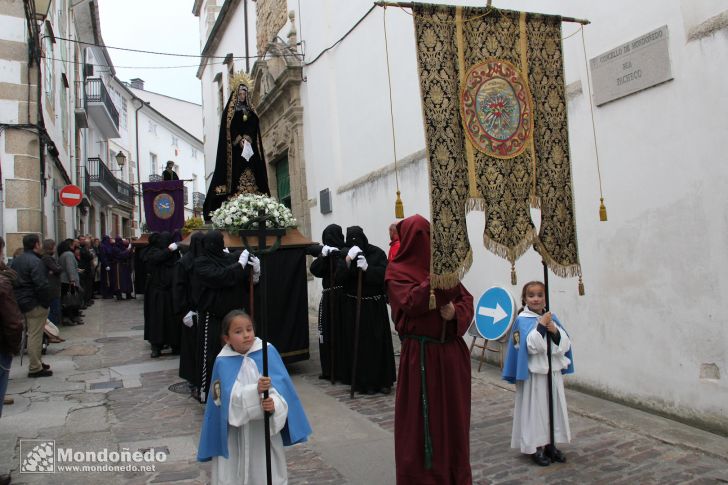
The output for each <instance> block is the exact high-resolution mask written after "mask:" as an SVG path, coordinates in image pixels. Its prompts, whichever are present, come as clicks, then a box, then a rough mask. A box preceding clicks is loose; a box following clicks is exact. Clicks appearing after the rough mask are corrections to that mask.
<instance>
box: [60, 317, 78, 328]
mask: <svg viewBox="0 0 728 485" xmlns="http://www.w3.org/2000/svg"><path fill="white" fill-rule="evenodd" d="M61 325H63V326H64V327H74V326H76V325H78V324H77V323H76V322H74V321H73V320H68V319H66V318H64V319H63V321H62V322H61Z"/></svg>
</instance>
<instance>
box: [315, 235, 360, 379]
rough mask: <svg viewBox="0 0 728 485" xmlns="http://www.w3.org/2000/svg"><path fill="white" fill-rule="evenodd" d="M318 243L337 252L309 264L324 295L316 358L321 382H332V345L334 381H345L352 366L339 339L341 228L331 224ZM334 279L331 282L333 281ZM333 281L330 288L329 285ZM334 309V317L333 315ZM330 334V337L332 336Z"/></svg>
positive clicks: (342, 271)
mask: <svg viewBox="0 0 728 485" xmlns="http://www.w3.org/2000/svg"><path fill="white" fill-rule="evenodd" d="M321 242H322V243H323V244H325V245H326V246H331V247H334V248H338V249H339V251H332V252H331V253H330V254H329V255H328V256H320V255H319V256H318V257H317V258H316V259H314V260H313V262H312V263H311V274H312V275H314V276H315V277H317V278H321V280H322V281H321V284H322V285H323V293H322V294H321V302H320V303H319V311H318V336H319V357H320V358H321V378H322V379H331V370H330V367H331V349H332V346H331V343H332V342H333V344H334V346H333V349H334V351H333V352H334V356H333V357H334V378H335V379H336V380H342V381H343V380H348V379H349V378H348V376H347V375H346V374H345V373H344V372H345V371H346V370H347V369H348V368H349V366H350V365H351V363H346V362H342V361H348V360H349V359H350V358H351V355H350V353H349V349H348V348H347V347H346V345H343V344H345V340H344V339H343V338H342V332H341V326H342V324H343V322H342V315H341V298H342V288H343V286H342V285H343V278H344V276H345V275H346V262H345V260H344V258H345V257H346V248H345V246H346V243H345V241H344V233H343V232H342V230H341V226H339V225H337V224H331V225H330V226H327V227H326V229H324V232H323V235H322V236H321ZM332 276H333V279H332ZM332 281H333V284H332ZM332 308H333V313H332ZM332 332H333V335H332Z"/></svg>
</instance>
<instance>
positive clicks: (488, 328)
mask: <svg viewBox="0 0 728 485" xmlns="http://www.w3.org/2000/svg"><path fill="white" fill-rule="evenodd" d="M515 315H516V301H515V300H514V299H513V296H512V295H511V294H510V292H509V291H508V290H506V289H505V288H501V287H500V286H494V287H493V288H489V289H488V290H486V292H485V293H483V296H481V297H480V300H478V304H477V305H476V307H475V327H476V328H477V329H478V333H479V334H480V336H481V337H483V338H484V339H487V340H498V339H499V338H501V337H503V336H504V335H505V334H506V333H508V330H509V329H510V328H511V325H512V324H513V320H514V319H515Z"/></svg>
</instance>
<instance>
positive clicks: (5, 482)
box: [0, 475, 10, 485]
mask: <svg viewBox="0 0 728 485" xmlns="http://www.w3.org/2000/svg"><path fill="white" fill-rule="evenodd" d="M0 485H10V475H0Z"/></svg>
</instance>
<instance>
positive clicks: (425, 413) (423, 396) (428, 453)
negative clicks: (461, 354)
mask: <svg viewBox="0 0 728 485" xmlns="http://www.w3.org/2000/svg"><path fill="white" fill-rule="evenodd" d="M402 338H403V339H408V340H417V341H418V342H419V343H420V381H421V382H420V401H421V402H422V417H423V418H424V423H423V424H424V435H425V469H427V470H429V469H431V468H432V437H431V436H430V403H429V400H428V399H427V372H426V369H425V345H426V344H446V343H449V342H450V340H445V341H442V340H438V339H434V338H432V337H426V336H424V335H402Z"/></svg>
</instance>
